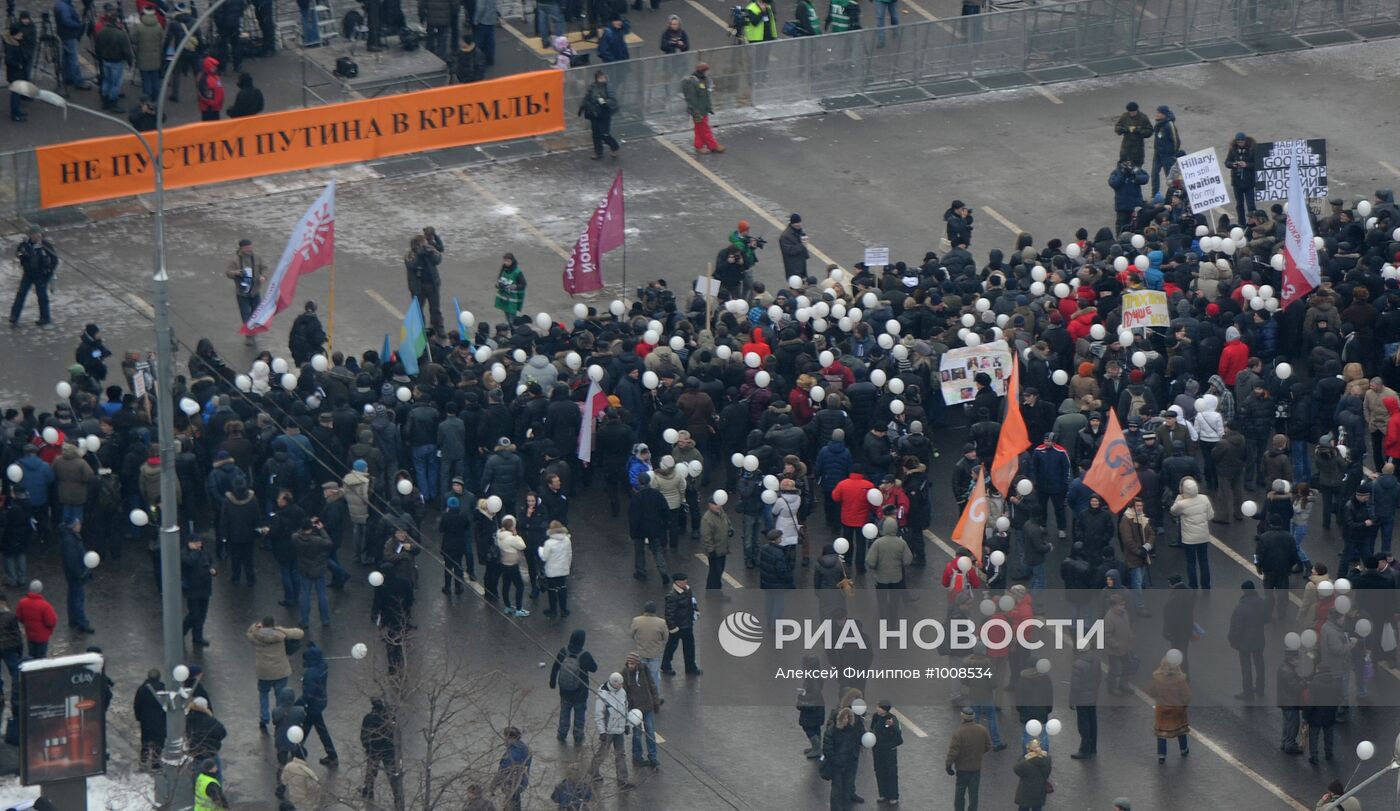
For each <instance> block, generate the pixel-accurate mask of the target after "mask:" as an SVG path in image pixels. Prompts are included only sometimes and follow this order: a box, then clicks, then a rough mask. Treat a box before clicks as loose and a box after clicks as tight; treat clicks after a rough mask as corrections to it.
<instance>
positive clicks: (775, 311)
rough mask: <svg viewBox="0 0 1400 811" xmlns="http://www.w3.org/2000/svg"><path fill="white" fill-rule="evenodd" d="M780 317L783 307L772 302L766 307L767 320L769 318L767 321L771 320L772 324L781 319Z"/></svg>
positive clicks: (781, 316)
mask: <svg viewBox="0 0 1400 811" xmlns="http://www.w3.org/2000/svg"><path fill="white" fill-rule="evenodd" d="M782 319H783V308H782V307H779V306H778V305H776V304H774V305H773V306H771V307H769V308H768V320H769V321H772V322H773V323H774V324H776V323H778V322H779V321H781V320H782Z"/></svg>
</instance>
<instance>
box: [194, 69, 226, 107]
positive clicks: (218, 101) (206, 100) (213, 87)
mask: <svg viewBox="0 0 1400 811" xmlns="http://www.w3.org/2000/svg"><path fill="white" fill-rule="evenodd" d="M194 86H195V92H196V93H197V94H198V97H199V98H198V103H199V118H200V120H201V121H218V120H219V116H220V114H221V113H222V111H223V109H224V80H223V79H221V78H219V60H218V59H216V58H214V57H212V56H206V57H204V61H203V62H201V63H200V70H199V76H198V78H196V80H195V85H194Z"/></svg>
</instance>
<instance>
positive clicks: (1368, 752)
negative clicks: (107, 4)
mask: <svg viewBox="0 0 1400 811" xmlns="http://www.w3.org/2000/svg"><path fill="white" fill-rule="evenodd" d="M865 734H866V735H870V736H871V737H874V734H873V733H870V732H867V733H865ZM871 745H872V746H873V745H874V744H871ZM1375 755H1376V745H1375V744H1374V743H1371V742H1370V741H1362V742H1361V743H1358V744H1357V745H1356V759H1357V760H1362V761H1365V760H1370V759H1371V758H1373V757H1375Z"/></svg>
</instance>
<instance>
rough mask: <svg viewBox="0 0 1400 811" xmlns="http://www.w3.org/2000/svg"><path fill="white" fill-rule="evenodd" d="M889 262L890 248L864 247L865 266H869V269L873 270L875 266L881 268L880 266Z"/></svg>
mask: <svg viewBox="0 0 1400 811" xmlns="http://www.w3.org/2000/svg"><path fill="white" fill-rule="evenodd" d="M889 263H890V249H889V248H866V249H865V266H866V267H868V268H870V269H871V270H874V269H875V268H882V267H885V266H886V265H888V264H889Z"/></svg>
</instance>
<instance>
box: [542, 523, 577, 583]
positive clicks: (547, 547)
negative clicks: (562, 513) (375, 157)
mask: <svg viewBox="0 0 1400 811" xmlns="http://www.w3.org/2000/svg"><path fill="white" fill-rule="evenodd" d="M539 551H540V560H542V561H544V576H545V577H567V576H568V575H569V567H570V566H571V565H572V564H573V562H574V542H573V540H572V539H570V538H569V533H567V532H561V531H558V530H556V531H554V532H551V533H549V538H548V539H547V540H546V541H545V542H544V545H543V546H541V547H540V550H539Z"/></svg>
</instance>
